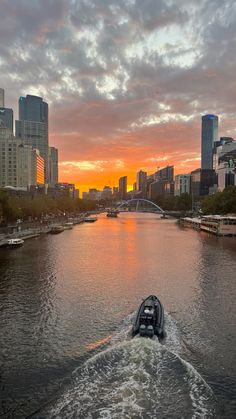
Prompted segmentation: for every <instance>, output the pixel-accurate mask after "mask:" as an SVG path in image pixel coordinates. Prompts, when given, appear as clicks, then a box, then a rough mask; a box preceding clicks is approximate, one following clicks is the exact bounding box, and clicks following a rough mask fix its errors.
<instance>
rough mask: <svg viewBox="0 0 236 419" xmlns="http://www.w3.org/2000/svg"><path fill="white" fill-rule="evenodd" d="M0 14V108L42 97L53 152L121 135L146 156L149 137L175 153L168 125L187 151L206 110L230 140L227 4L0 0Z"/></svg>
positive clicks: (233, 67)
mask: <svg viewBox="0 0 236 419" xmlns="http://www.w3.org/2000/svg"><path fill="white" fill-rule="evenodd" d="M0 13H1V15H0V36H1V44H0V86H1V87H3V88H5V90H6V98H7V105H8V106H13V107H14V108H15V109H16V104H17V100H18V97H19V96H20V95H22V94H30V93H34V94H39V95H42V96H43V97H44V98H45V100H47V101H48V102H49V103H50V115H51V120H50V126H51V129H52V131H53V133H54V138H56V135H57V134H58V144H57V145H58V146H60V141H61V144H63V146H64V144H65V143H66V139H65V138H66V135H71V134H73V133H75V132H76V133H77V134H78V138H77V140H75V141H78V144H79V145H80V147H79V148H80V152H81V154H83V150H84V153H85V149H86V150H87V146H85V145H84V146H83V142H84V143H85V141H84V140H83V141H82V140H81V139H82V138H83V139H85V138H87V143H86V144H87V145H93V147H94V144H98V149H99V145H100V146H101V138H102V139H103V144H105V145H104V147H105V146H106V147H109V146H110V145H111V146H112V147H115V142H117V147H118V145H119V144H120V142H122V138H124V139H125V140H126V141H128V138H129V137H128V136H129V134H130V135H131V138H132V142H133V144H134V145H135V144H137V147H138V146H139V144H140V142H142V138H143V144H145V145H146V147H147V149H148V148H149V145H150V147H152V146H153V147H154V146H155V144H154V142H153V139H152V138H153V135H154V134H153V133H156V136H157V137H158V138H159V139H162V138H163V141H164V144H165V145H166V148H168V149H169V147H170V146H171V144H172V145H173V147H174V148H176V147H177V144H175V138H174V127H175V129H176V130H179V131H178V139H179V140H181V137H182V140H181V141H182V145H184V146H186V145H188V147H191V149H192V148H194V147H196V144H197V142H198V141H199V138H198V133H199V128H196V124H197V121H200V114H201V113H203V112H209V111H210V112H216V113H219V114H220V115H223V118H222V130H230V133H231V135H234V133H235V127H236V124H234V123H233V118H234V116H235V102H236V80H235V74H236V56H235V47H236V25H235V21H236V3H235V1H232V0H226V1H224V2H222V1H219V0H209V1H207V0H199V2H198V3H197V4H196V2H195V1H193V0H190V1H187V0H182V1H180V2H176V1H171V0H160V1H157V0H146V1H143V0H77V1H75V0H68V1H67V0H32V1H31V2H29V1H28V0H11V1H9V0H2V1H1V8H0ZM155 117H156V119H155ZM191 127H192V132H193V133H194V137H193V136H192V135H190V131H191ZM228 127H229V129H228ZM163 130H166V133H167V135H162V131H163ZM180 132H181V134H180ZM63 133H64V137H63V139H62V136H63ZM148 133H149V134H148ZM134 134H135V135H134ZM168 136H169V137H168ZM185 136H186V137H188V141H187V140H186V139H185ZM168 138H170V141H169V142H168ZM189 138H191V141H192V143H191V144H190V143H189ZM80 140H81V141H80ZM103 150H104V148H103ZM149 152H150V153H151V148H150V150H149ZM86 153H87V151H86Z"/></svg>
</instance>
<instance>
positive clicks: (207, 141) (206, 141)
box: [201, 114, 218, 169]
mask: <svg viewBox="0 0 236 419" xmlns="http://www.w3.org/2000/svg"><path fill="white" fill-rule="evenodd" d="M217 140H218V116H217V115H211V114H210V115H203V116H202V147H201V168H202V169H212V168H213V151H214V142H215V141H217Z"/></svg>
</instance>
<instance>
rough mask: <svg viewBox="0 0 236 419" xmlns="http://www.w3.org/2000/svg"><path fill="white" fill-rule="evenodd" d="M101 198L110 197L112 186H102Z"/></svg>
mask: <svg viewBox="0 0 236 419" xmlns="http://www.w3.org/2000/svg"><path fill="white" fill-rule="evenodd" d="M101 198H102V199H105V200H106V199H108V200H109V199H112V188H111V187H110V186H104V188H103V191H102V193H101Z"/></svg>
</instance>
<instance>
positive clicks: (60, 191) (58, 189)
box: [47, 182, 78, 199]
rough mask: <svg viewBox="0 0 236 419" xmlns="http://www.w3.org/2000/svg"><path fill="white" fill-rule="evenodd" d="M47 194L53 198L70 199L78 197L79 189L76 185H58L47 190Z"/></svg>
mask: <svg viewBox="0 0 236 419" xmlns="http://www.w3.org/2000/svg"><path fill="white" fill-rule="evenodd" d="M47 194H48V195H49V196H52V197H53V198H56V199H58V198H63V197H66V198H67V197H70V198H76V197H77V196H78V192H77V189H76V188H75V184H74V183H66V182H64V183H60V182H59V183H57V184H56V185H55V186H54V187H51V186H49V187H48V188H47Z"/></svg>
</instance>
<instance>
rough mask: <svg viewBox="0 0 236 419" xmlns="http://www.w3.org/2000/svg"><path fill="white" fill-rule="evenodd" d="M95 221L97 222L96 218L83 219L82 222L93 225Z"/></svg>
mask: <svg viewBox="0 0 236 419" xmlns="http://www.w3.org/2000/svg"><path fill="white" fill-rule="evenodd" d="M95 221H97V217H91V216H89V217H84V222H85V223H94V222H95Z"/></svg>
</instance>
